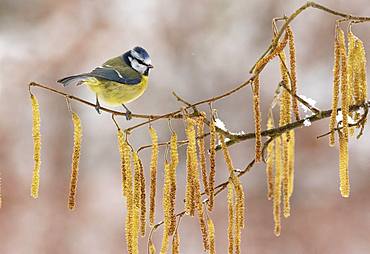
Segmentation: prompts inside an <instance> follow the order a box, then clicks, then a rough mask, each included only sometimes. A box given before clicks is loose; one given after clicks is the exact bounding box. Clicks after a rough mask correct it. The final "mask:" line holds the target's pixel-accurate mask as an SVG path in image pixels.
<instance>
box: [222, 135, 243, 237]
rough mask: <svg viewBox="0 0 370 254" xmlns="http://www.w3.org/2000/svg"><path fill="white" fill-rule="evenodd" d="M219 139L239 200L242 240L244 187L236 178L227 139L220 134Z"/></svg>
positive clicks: (238, 210)
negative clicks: (226, 142)
mask: <svg viewBox="0 0 370 254" xmlns="http://www.w3.org/2000/svg"><path fill="white" fill-rule="evenodd" d="M219 139H220V142H221V149H222V151H223V154H224V159H225V162H226V165H227V168H228V170H229V173H230V181H229V182H231V183H232V184H233V185H234V187H235V192H236V199H237V204H236V206H235V212H236V216H235V218H236V224H238V226H239V228H236V229H237V232H236V233H237V234H238V237H239V238H240V233H241V229H242V228H243V227H244V208H245V205H244V192H243V187H242V185H241V183H240V180H239V178H238V177H236V175H235V174H234V166H233V162H232V160H231V156H230V152H229V150H228V149H227V146H226V144H225V139H224V137H223V136H222V135H221V134H219ZM239 243H240V240H239Z"/></svg>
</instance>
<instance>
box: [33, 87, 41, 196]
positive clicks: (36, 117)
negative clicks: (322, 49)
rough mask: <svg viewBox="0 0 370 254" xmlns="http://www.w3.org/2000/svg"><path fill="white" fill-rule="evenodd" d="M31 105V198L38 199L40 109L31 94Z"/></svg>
mask: <svg viewBox="0 0 370 254" xmlns="http://www.w3.org/2000/svg"><path fill="white" fill-rule="evenodd" d="M31 105H32V137H33V160H34V168H33V175H32V185H31V196H32V197H33V198H38V196H39V186H40V167H41V134H40V108H39V103H38V101H37V98H36V96H34V95H33V94H31Z"/></svg>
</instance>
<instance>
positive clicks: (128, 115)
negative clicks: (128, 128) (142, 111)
mask: <svg viewBox="0 0 370 254" xmlns="http://www.w3.org/2000/svg"><path fill="white" fill-rule="evenodd" d="M125 116H126V120H127V121H128V120H131V119H132V113H131V111H129V110H126V113H125Z"/></svg>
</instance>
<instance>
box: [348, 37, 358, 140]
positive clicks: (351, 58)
mask: <svg viewBox="0 0 370 254" xmlns="http://www.w3.org/2000/svg"><path fill="white" fill-rule="evenodd" d="M347 38H348V57H347V82H348V104H349V105H353V104H355V103H357V102H358V101H359V95H360V86H359V80H358V70H359V68H358V66H357V63H358V61H356V58H357V55H358V52H359V50H358V43H357V37H356V36H355V35H354V34H353V33H352V32H349V33H348V37H347ZM354 115H358V114H356V113H355V112H349V116H350V117H351V118H352V119H355V120H357V117H356V116H354ZM349 133H350V135H351V136H353V135H354V133H355V127H349Z"/></svg>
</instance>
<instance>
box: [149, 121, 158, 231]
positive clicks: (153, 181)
mask: <svg viewBox="0 0 370 254" xmlns="http://www.w3.org/2000/svg"><path fill="white" fill-rule="evenodd" d="M149 133H150V136H151V139H152V157H151V160H150V204H149V221H150V225H151V226H153V225H154V211H155V194H156V189H157V167H158V135H157V133H156V131H155V130H154V128H153V127H149Z"/></svg>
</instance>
